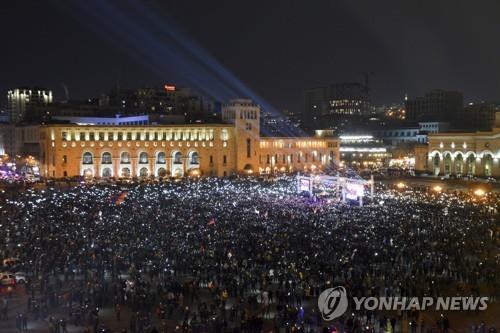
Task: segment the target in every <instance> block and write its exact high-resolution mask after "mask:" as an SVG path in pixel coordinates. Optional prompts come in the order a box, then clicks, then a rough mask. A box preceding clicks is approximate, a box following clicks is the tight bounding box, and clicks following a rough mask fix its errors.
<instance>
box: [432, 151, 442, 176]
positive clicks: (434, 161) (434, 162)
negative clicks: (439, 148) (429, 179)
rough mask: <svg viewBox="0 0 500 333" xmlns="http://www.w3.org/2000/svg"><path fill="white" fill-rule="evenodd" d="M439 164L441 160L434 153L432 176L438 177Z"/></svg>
mask: <svg viewBox="0 0 500 333" xmlns="http://www.w3.org/2000/svg"><path fill="white" fill-rule="evenodd" d="M440 162H441V159H440V157H439V154H438V153H436V154H434V158H433V166H434V174H435V175H438V174H439V172H440V170H439V163H440Z"/></svg>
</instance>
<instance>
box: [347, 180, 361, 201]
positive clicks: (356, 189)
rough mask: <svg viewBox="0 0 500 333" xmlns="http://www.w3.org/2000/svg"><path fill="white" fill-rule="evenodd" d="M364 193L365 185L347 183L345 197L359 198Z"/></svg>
mask: <svg viewBox="0 0 500 333" xmlns="http://www.w3.org/2000/svg"><path fill="white" fill-rule="evenodd" d="M364 194H365V193H364V187H363V185H361V184H353V183H347V184H346V186H345V197H346V198H347V199H349V200H358V198H359V197H362V196H364Z"/></svg>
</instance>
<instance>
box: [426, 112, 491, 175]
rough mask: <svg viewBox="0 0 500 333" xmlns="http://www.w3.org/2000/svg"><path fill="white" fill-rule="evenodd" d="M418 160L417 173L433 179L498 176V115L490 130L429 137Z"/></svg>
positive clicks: (449, 133)
mask: <svg viewBox="0 0 500 333" xmlns="http://www.w3.org/2000/svg"><path fill="white" fill-rule="evenodd" d="M417 159H418V160H417V162H416V166H418V170H419V171H421V172H428V173H430V174H433V175H436V176H437V175H442V176H457V177H461V176H479V177H500V166H499V159H500V112H498V113H496V122H495V128H493V129H492V130H490V131H477V132H448V133H437V134H430V135H429V144H428V146H425V147H421V148H420V149H419V152H418V154H417Z"/></svg>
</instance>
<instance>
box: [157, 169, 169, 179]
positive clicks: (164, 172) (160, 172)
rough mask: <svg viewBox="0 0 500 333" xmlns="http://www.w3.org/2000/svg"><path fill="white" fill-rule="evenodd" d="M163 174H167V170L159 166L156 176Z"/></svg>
mask: <svg viewBox="0 0 500 333" xmlns="http://www.w3.org/2000/svg"><path fill="white" fill-rule="evenodd" d="M165 176H167V170H165V168H159V169H158V177H165Z"/></svg>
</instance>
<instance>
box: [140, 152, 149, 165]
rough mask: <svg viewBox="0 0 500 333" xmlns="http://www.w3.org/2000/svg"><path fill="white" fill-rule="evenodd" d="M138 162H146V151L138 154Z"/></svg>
mask: <svg viewBox="0 0 500 333" xmlns="http://www.w3.org/2000/svg"><path fill="white" fill-rule="evenodd" d="M139 163H141V164H146V163H148V153H146V152H142V153H140V154H139Z"/></svg>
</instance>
